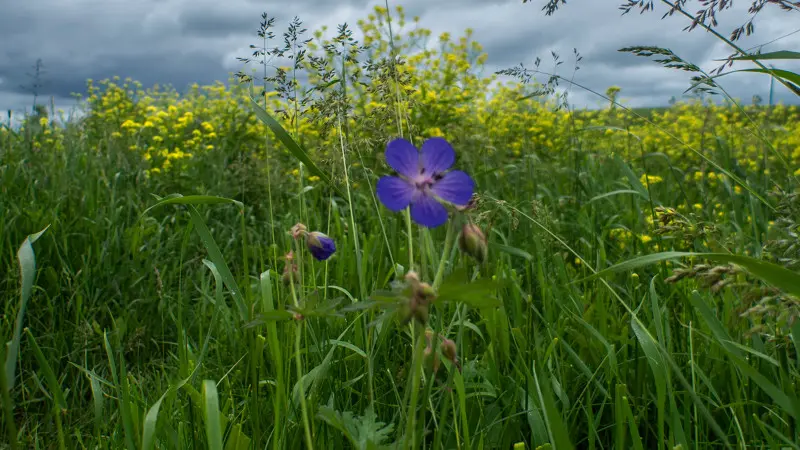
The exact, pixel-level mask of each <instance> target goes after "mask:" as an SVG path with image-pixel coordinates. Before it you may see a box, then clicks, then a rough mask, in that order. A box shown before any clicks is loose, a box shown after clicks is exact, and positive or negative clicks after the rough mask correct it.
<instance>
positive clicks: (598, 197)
mask: <svg viewBox="0 0 800 450" xmlns="http://www.w3.org/2000/svg"><path fill="white" fill-rule="evenodd" d="M622 194H634V195H638V196H639V197H642V198H643V199H645V200H647V196H646V195H644V194H642V193H641V192H639V191H636V190H633V189H619V190H616V191H612V192H606V193H605V194H600V195H596V196H594V197H592V199H591V200H589V202H588V203H592V202H594V201H597V200H602V199H604V198H608V197H613V196H615V195H622Z"/></svg>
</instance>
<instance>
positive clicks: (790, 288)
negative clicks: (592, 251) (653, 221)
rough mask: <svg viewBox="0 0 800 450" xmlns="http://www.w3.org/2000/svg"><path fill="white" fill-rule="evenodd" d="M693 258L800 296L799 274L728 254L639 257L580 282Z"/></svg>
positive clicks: (775, 265)
mask: <svg viewBox="0 0 800 450" xmlns="http://www.w3.org/2000/svg"><path fill="white" fill-rule="evenodd" d="M689 256H694V257H698V258H705V259H710V260H712V261H719V262H726V263H734V264H737V265H739V266H741V267H742V268H744V269H745V270H747V271H748V272H750V273H751V274H752V275H754V276H755V277H758V278H760V279H761V280H763V281H765V282H767V283H769V284H772V285H773V286H775V287H777V288H779V289H782V290H783V291H785V292H786V293H788V294H792V295H796V296H800V274H798V273H797V272H793V271H791V270H789V269H787V268H785V267H782V266H779V265H777V264H773V263H771V262H767V261H763V260H760V259H755V258H751V257H749V256H741V255H732V254H728V253H696V252H661V253H654V254H651V255H645V256H640V257H638V258H633V259H630V260H628V261H625V262H622V263H619V264H616V265H614V266H611V267H609V268H607V269H603V270H601V271H599V272H597V273H595V274H593V275H590V276H588V277H586V278H583V279H581V280H577V281H576V282H580V281H588V280H591V279H594V278H598V277H602V276H605V275H607V274H609V273H612V272H621V271H627V270H633V269H636V268H639V267H644V266H648V265H651V264H655V263H657V262H661V261H666V260H669V259H676V258H685V257H689Z"/></svg>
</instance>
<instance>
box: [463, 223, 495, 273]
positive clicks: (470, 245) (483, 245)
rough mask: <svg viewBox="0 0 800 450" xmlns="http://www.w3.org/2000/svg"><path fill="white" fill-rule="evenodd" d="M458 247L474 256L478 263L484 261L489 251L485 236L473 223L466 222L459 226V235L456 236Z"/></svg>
mask: <svg viewBox="0 0 800 450" xmlns="http://www.w3.org/2000/svg"><path fill="white" fill-rule="evenodd" d="M458 248H459V249H461V251H462V252H464V253H466V254H468V255H470V256H472V257H473V258H475V260H476V261H477V262H478V263H479V264H480V263H483V262H484V261H486V257H487V256H488V253H489V246H488V243H487V241H486V236H485V235H484V234H483V231H481V229H480V228H478V226H477V225H475V224H474V223H467V224H465V225H464V227H463V228H461V236H459V237H458Z"/></svg>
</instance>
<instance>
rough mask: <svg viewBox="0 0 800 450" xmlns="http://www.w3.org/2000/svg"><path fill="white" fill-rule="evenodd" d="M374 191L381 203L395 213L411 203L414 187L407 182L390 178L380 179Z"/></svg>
mask: <svg viewBox="0 0 800 450" xmlns="http://www.w3.org/2000/svg"><path fill="white" fill-rule="evenodd" d="M375 189H376V191H377V192H378V198H379V199H380V201H381V203H383V204H384V205H385V206H386V207H387V208H389V209H390V210H392V211H395V212H397V211H400V210H402V209H403V208H405V207H406V206H408V204H409V203H411V197H412V196H413V195H414V191H415V189H414V186H413V185H412V184H411V183H409V182H408V181H406V180H404V179H402V178H398V177H392V176H384V177H381V179H380V180H378V184H377V185H376V186H375Z"/></svg>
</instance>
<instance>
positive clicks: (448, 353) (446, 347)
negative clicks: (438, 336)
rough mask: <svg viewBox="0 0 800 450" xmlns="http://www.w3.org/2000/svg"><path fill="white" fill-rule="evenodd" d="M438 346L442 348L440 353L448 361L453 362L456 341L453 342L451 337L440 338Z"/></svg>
mask: <svg viewBox="0 0 800 450" xmlns="http://www.w3.org/2000/svg"><path fill="white" fill-rule="evenodd" d="M440 348H441V350H442V355H443V356H444V357H445V358H447V359H449V360H450V361H453V362H455V360H456V343H455V342H453V340H452V339H442V343H441V344H440Z"/></svg>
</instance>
